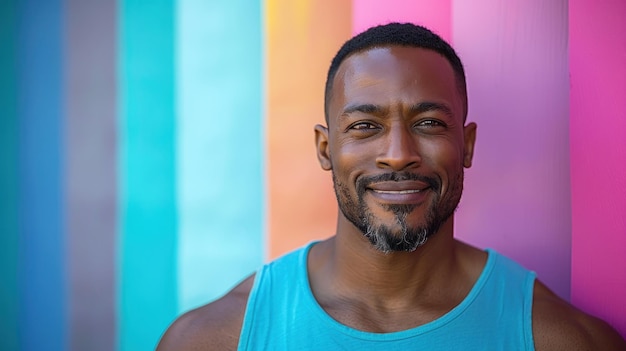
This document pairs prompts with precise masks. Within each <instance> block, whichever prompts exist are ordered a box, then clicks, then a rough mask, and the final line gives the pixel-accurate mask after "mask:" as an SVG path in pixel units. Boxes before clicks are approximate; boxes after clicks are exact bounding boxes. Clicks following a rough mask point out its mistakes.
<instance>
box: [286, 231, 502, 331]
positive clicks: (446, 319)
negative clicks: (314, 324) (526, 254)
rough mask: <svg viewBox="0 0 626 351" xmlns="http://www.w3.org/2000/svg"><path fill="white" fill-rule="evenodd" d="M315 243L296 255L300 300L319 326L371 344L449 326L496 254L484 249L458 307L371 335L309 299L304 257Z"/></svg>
mask: <svg viewBox="0 0 626 351" xmlns="http://www.w3.org/2000/svg"><path fill="white" fill-rule="evenodd" d="M318 242H319V241H313V242H311V243H309V244H307V245H306V246H305V247H304V248H303V250H301V251H300V256H299V257H298V261H299V262H298V263H299V264H298V266H297V267H299V271H298V282H299V284H298V286H299V289H302V290H303V291H302V292H301V293H302V296H303V298H304V302H305V304H306V306H307V307H309V308H310V309H311V312H312V313H314V314H315V315H316V316H317V318H319V320H320V322H321V323H325V324H326V325H327V326H328V327H330V328H332V329H334V330H337V331H339V332H341V333H343V334H347V335H350V336H352V337H356V338H359V339H363V340H371V341H390V340H401V339H406V338H410V337H413V336H417V335H421V334H425V333H428V332H430V331H432V330H435V329H437V328H441V327H443V326H444V325H446V324H448V323H450V322H451V321H453V320H454V319H455V318H457V317H458V316H460V315H461V314H462V313H463V311H465V310H466V309H467V308H468V307H469V306H470V305H471V304H472V302H473V301H474V300H475V299H476V297H477V296H478V295H479V293H480V291H481V290H482V288H483V286H484V285H485V283H486V281H487V279H488V278H489V275H490V273H491V271H492V270H493V266H494V265H495V262H496V259H497V253H496V252H495V251H493V250H491V249H486V250H485V251H486V252H487V254H488V255H487V262H486V263H485V267H484V268H483V270H482V272H481V273H480V276H479V277H478V279H477V280H476V282H475V283H474V286H473V287H472V289H471V290H470V292H469V293H468V294H467V296H466V297H465V298H464V299H463V300H462V301H461V302H460V303H459V304H458V305H456V306H455V307H454V308H452V309H451V310H450V311H448V312H447V313H445V314H444V315H443V316H441V317H439V318H437V319H435V320H433V321H431V322H428V323H426V324H423V325H420V326H417V327H414V328H410V329H406V330H401V331H396V332H391V333H373V332H367V331H363V330H358V329H355V328H352V327H349V326H347V325H344V324H341V323H339V322H338V321H336V320H335V319H334V318H332V317H331V316H330V315H329V314H328V313H327V312H326V311H324V309H323V308H322V306H320V304H319V303H318V302H317V300H316V299H315V296H313V291H312V290H311V285H310V283H309V272H308V265H307V258H308V254H309V251H310V249H311V247H312V246H313V245H315V244H317V243H318Z"/></svg>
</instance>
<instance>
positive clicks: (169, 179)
mask: <svg viewBox="0 0 626 351" xmlns="http://www.w3.org/2000/svg"><path fill="white" fill-rule="evenodd" d="M119 11H120V13H119V21H120V39H119V45H120V48H119V55H120V56H119V76H118V78H119V82H118V84H119V90H118V91H119V94H120V96H119V103H120V112H119V128H120V130H119V135H120V145H119V152H120V157H119V162H120V164H119V178H120V179H119V181H120V186H121V191H120V206H119V210H120V217H119V218H120V229H119V236H120V237H119V244H120V248H119V253H120V254H119V258H120V262H119V264H120V267H119V271H118V274H119V278H118V279H119V280H118V281H119V286H118V289H119V348H120V349H121V350H129V351H131V350H132V351H135V350H150V349H154V347H155V346H156V343H157V342H158V339H159V337H160V335H161V333H162V332H163V330H164V329H165V328H166V327H167V325H168V324H169V323H170V322H171V321H172V319H173V318H174V317H175V315H176V312H177V294H176V290H177V289H176V284H177V278H176V250H177V248H176V235H177V216H176V208H175V204H176V203H175V200H176V199H175V194H176V189H175V184H176V175H175V161H176V160H175V153H174V152H175V133H176V128H175V127H176V126H175V120H174V111H175V104H174V90H175V86H174V85H175V79H174V28H175V24H174V16H175V12H174V6H173V2H172V0H160V1H147V0H144V1H141V0H122V1H120V2H119Z"/></svg>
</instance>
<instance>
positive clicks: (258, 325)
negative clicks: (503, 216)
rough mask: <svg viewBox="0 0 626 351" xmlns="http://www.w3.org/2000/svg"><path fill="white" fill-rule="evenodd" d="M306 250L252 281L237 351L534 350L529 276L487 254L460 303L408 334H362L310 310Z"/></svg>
mask: <svg viewBox="0 0 626 351" xmlns="http://www.w3.org/2000/svg"><path fill="white" fill-rule="evenodd" d="M313 244H314V243H311V244H309V245H307V246H306V247H304V248H301V249H299V250H296V251H294V252H292V253H289V254H287V255H285V256H283V257H281V258H279V259H277V260H275V261H273V262H271V263H269V264H267V265H265V266H263V267H262V268H261V269H260V270H259V271H258V272H257V274H256V277H255V280H254V285H253V287H252V290H251V292H250V296H249V298H248V304H247V307H246V312H245V317H244V321H243V326H242V330H241V335H240V339H239V347H238V350H350V351H353V350H464V351H471V350H481V351H484V350H534V349H535V348H534V343H533V336H532V328H531V318H532V317H531V310H532V298H533V286H534V281H535V273H533V272H530V271H528V270H526V269H524V268H522V267H521V266H520V265H518V264H517V263H515V262H514V261H512V260H510V259H508V258H506V257H504V256H502V255H500V254H498V253H497V252H495V251H493V250H489V249H488V250H487V252H488V259H487V263H486V264H485V267H484V269H483V271H482V273H481V275H480V277H479V278H478V280H477V281H476V283H475V284H474V286H473V287H472V289H471V291H470V293H469V294H468V295H467V297H466V298H465V299H464V300H463V301H462V302H461V303H460V304H459V305H457V306H456V307H455V308H453V309H452V310H451V311H450V312H448V313H446V314H445V315H443V316H442V317H440V318H438V319H436V320H434V321H432V322H430V323H427V324H424V325H421V326H418V327H416V328H412V329H408V330H403V331H398V332H393V333H370V332H364V331H361V330H356V329H353V328H350V327H348V326H345V325H343V324H341V323H339V322H337V321H336V320H334V319H333V318H332V317H330V316H329V315H328V314H327V313H326V312H325V311H324V310H323V309H322V307H321V306H320V305H319V304H318V303H317V301H316V300H315V297H314V296H313V293H312V292H311V287H310V286H309V279H308V273H307V268H306V267H307V265H306V262H307V254H308V252H309V249H310V248H311V246H312V245H313Z"/></svg>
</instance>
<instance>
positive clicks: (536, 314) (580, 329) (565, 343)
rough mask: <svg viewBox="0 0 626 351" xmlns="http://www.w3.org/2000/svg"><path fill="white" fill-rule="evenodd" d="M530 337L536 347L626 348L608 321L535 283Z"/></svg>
mask: <svg viewBox="0 0 626 351" xmlns="http://www.w3.org/2000/svg"><path fill="white" fill-rule="evenodd" d="M533 337H534V340H535V349H536V350H537V351H544V350H545V351H547V350H550V351H552V350H568V351H574V350H590V351H591V350H607V351H610V350H615V351H625V350H626V342H625V341H624V339H623V338H622V337H621V336H620V335H619V334H618V333H617V332H616V331H615V330H614V329H613V328H611V326H609V325H608V324H607V323H605V322H603V321H602V320H600V319H598V318H595V317H592V316H590V315H588V314H585V313H583V312H581V311H579V310H578V309H576V308H575V307H574V306H572V305H570V304H569V303H567V302H566V301H564V300H562V299H561V298H560V297H558V296H557V295H555V294H554V293H553V292H552V291H550V290H549V289H548V288H547V287H546V286H545V285H543V283H541V282H539V281H538V282H537V283H535V291H534V300H533Z"/></svg>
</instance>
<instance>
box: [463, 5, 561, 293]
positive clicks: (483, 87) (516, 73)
mask: <svg viewBox="0 0 626 351" xmlns="http://www.w3.org/2000/svg"><path fill="white" fill-rule="evenodd" d="M503 4H504V3H503V2H501V1H499V0H480V1H472V2H467V1H456V2H455V3H454V6H453V21H452V23H453V45H454V46H455V48H456V49H457V50H458V52H459V55H460V57H461V59H462V60H463V62H464V64H465V67H466V76H467V85H468V99H469V116H468V119H469V120H473V121H475V122H476V123H477V124H478V132H477V138H476V139H477V141H476V149H475V152H474V164H473V166H472V168H471V169H469V170H467V171H466V182H465V193H464V198H463V200H462V201H461V205H460V210H459V213H458V216H457V218H458V221H457V226H456V228H457V236H458V237H460V238H462V239H464V240H466V241H468V242H470V243H473V244H475V245H478V246H480V247H493V248H495V249H497V250H499V251H501V252H503V253H505V254H507V255H508V256H510V257H512V258H515V259H516V260H518V261H520V262H521V263H522V264H523V265H525V266H526V267H527V268H529V269H532V270H535V271H537V273H538V276H539V278H540V279H541V280H542V281H544V282H545V283H546V284H547V285H548V286H549V287H550V288H552V289H553V290H554V291H555V292H556V293H557V294H559V295H560V296H562V297H564V298H566V299H567V298H569V295H570V247H571V238H570V233H571V214H570V178H569V99H568V98H569V93H568V87H569V78H568V51H567V2H566V1H565V0H560V1H548V2H546V1H540V0H537V1H525V0H520V1H508V2H506V4H507V5H506V6H503Z"/></svg>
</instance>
